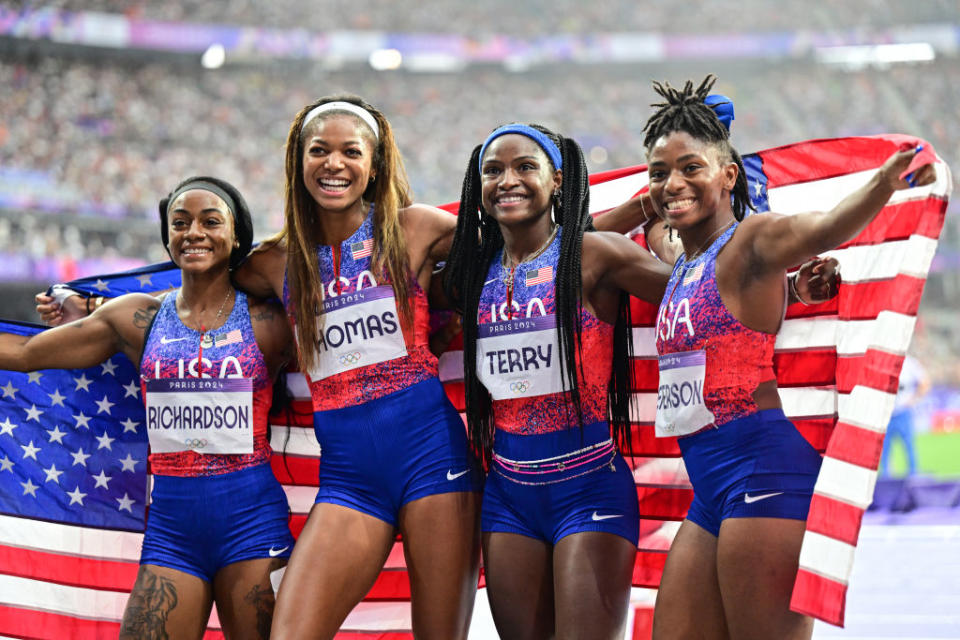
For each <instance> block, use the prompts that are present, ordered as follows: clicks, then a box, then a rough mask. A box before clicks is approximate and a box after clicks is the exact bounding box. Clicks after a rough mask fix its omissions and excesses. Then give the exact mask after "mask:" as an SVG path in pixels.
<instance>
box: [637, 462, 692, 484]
mask: <svg viewBox="0 0 960 640" xmlns="http://www.w3.org/2000/svg"><path fill="white" fill-rule="evenodd" d="M633 461H634V464H635V465H636V467H635V468H634V470H633V479H634V481H635V482H636V483H637V484H638V485H651V484H655V485H675V486H683V487H689V486H690V477H689V476H688V475H687V468H686V467H685V466H684V464H683V459H682V458H634V459H633Z"/></svg>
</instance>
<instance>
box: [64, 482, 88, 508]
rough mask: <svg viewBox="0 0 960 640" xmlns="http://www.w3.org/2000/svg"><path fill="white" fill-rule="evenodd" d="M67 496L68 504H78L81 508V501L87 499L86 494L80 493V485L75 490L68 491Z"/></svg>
mask: <svg viewBox="0 0 960 640" xmlns="http://www.w3.org/2000/svg"><path fill="white" fill-rule="evenodd" d="M67 495H68V496H70V504H79V505H80V506H81V507H82V506H83V499H84V498H86V497H87V494H85V493H84V492H82V491H80V485H77V488H76V489H74V490H73V491H68V492H67Z"/></svg>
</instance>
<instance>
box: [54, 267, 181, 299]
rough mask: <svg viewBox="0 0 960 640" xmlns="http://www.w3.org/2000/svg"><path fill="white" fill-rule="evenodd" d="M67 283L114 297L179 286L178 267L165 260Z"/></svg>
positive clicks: (95, 293)
mask: <svg viewBox="0 0 960 640" xmlns="http://www.w3.org/2000/svg"><path fill="white" fill-rule="evenodd" d="M67 285H68V286H69V287H70V288H71V289H75V290H77V291H82V292H83V293H86V294H89V295H92V296H106V297H107V298H116V297H117V296H120V295H123V294H125V293H150V292H153V291H165V290H167V289H174V288H176V287H179V286H180V269H178V268H177V266H176V265H175V264H173V263H172V262H169V261H167V262H162V263H159V264H150V265H147V266H145V267H140V268H138V269H130V270H129V271H121V272H118V273H112V274H109V275H105V276H90V277H89V278H77V279H76V280H73V281H71V282H68V283H67Z"/></svg>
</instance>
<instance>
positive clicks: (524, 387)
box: [510, 380, 530, 393]
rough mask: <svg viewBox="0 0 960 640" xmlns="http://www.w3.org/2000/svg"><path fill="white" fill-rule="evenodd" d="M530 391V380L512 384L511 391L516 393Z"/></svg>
mask: <svg viewBox="0 0 960 640" xmlns="http://www.w3.org/2000/svg"><path fill="white" fill-rule="evenodd" d="M529 389H530V381H529V380H517V381H516V382H511V383H510V391H513V392H514V393H526V392H527V391H528V390H529Z"/></svg>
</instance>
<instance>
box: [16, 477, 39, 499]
mask: <svg viewBox="0 0 960 640" xmlns="http://www.w3.org/2000/svg"><path fill="white" fill-rule="evenodd" d="M20 486H21V487H23V495H27V494H28V493H29V494H30V495H32V496H33V497H34V498H36V497H37V489H39V488H40V486H39V485H35V484H33V480H31V479H30V478H27V481H26V482H21V483H20Z"/></svg>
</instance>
